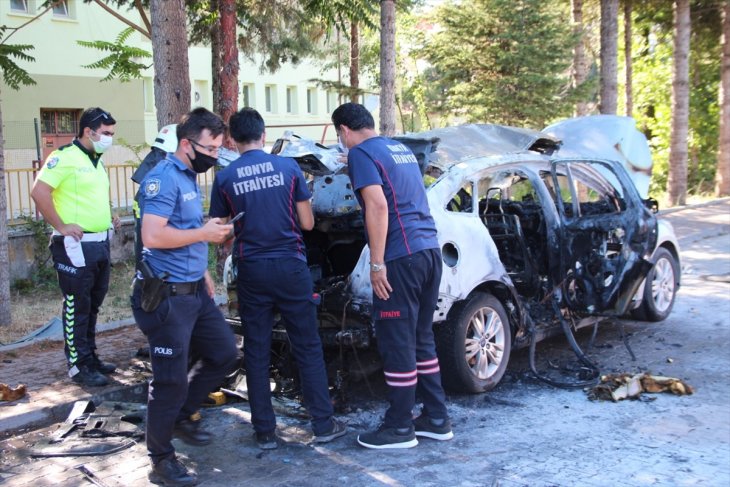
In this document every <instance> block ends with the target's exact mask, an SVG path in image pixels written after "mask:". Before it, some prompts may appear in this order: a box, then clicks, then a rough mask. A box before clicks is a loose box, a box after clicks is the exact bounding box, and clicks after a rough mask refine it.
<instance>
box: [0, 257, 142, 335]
mask: <svg viewBox="0 0 730 487" xmlns="http://www.w3.org/2000/svg"><path fill="white" fill-rule="evenodd" d="M133 277H134V261H133V260H132V261H128V262H118V263H116V264H114V266H113V267H112V270H111V277H110V279H109V291H108V292H107V294H106V297H105V298H104V303H103V304H102V305H101V309H100V310H99V318H98V323H106V322H109V321H118V320H123V319H126V318H131V316H132V309H131V307H130V305H129V295H130V292H131V289H130V285H131V284H132V278H133ZM10 312H11V317H12V322H11V324H10V326H8V327H0V344H2V343H12V342H14V341H16V340H18V339H19V338H22V337H24V336H25V335H27V334H28V333H30V332H32V331H34V330H37V329H38V328H40V327H42V326H43V325H45V324H46V323H48V322H49V321H50V320H51V319H52V318H53V317H54V316H60V315H61V289H60V288H59V287H58V282H57V281H56V277H55V272H54V273H53V276H52V277H50V278H47V279H42V280H38V281H37V282H35V283H34V284H33V285H32V286H31V285H22V284H21V285H16V286H14V287H13V289H12V290H11V292H10Z"/></svg>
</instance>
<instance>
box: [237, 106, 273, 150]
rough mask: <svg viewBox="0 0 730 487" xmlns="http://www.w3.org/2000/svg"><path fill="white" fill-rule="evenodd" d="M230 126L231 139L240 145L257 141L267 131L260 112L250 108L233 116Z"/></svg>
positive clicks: (242, 109) (241, 110)
mask: <svg viewBox="0 0 730 487" xmlns="http://www.w3.org/2000/svg"><path fill="white" fill-rule="evenodd" d="M229 124H230V132H231V137H233V140H235V141H236V142H238V143H239V144H247V143H249V142H254V141H257V140H259V139H261V136H262V135H264V132H265V131H266V124H265V123H264V118H263V117H262V116H261V114H260V113H259V112H258V111H256V110H255V109H253V108H248V107H246V108H241V109H240V110H239V111H237V112H236V113H234V114H233V115H231V119H230V121H229Z"/></svg>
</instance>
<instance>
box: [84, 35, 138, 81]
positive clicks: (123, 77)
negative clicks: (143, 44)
mask: <svg viewBox="0 0 730 487" xmlns="http://www.w3.org/2000/svg"><path fill="white" fill-rule="evenodd" d="M133 33H134V29H133V28H131V27H127V28H126V29H124V30H123V31H122V32H120V33H119V35H118V36H117V38H116V39H115V40H114V42H107V41H76V43H77V44H79V45H80V46H84V47H88V48H91V49H97V50H99V51H102V52H108V53H109V55H108V56H106V57H104V58H102V59H100V60H98V61H95V62H93V63H91V64H87V65H84V66H83V67H84V68H89V69H108V70H109V74H107V75H106V76H105V77H104V78H102V81H111V80H112V79H116V78H118V79H119V80H120V81H122V82H128V81H131V80H132V79H135V78H141V77H142V73H141V71H142V70H144V69H147V68H149V67H151V66H152V65H151V64H150V65H145V64H142V63H140V62H138V61H137V60H138V59H142V58H151V57H152V54H151V53H149V52H147V51H145V50H144V49H140V48H137V47H131V46H127V45H126V44H125V43H126V41H127V39H128V38H129V36H131V35H132V34H133Z"/></svg>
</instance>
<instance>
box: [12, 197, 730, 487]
mask: <svg viewBox="0 0 730 487" xmlns="http://www.w3.org/2000/svg"><path fill="white" fill-rule="evenodd" d="M664 216H665V217H666V218H667V219H670V220H671V221H672V222H673V224H675V226H676V227H677V230H678V233H679V236H680V243H681V244H682V257H683V263H682V268H683V284H682V288H681V290H680V292H679V295H678V298H677V302H676V305H675V307H674V311H673V313H672V314H671V316H670V317H669V318H668V319H667V320H666V321H664V322H662V323H640V322H635V321H624V322H623V325H624V328H625V332H626V334H627V336H628V340H629V344H630V345H631V348H632V350H633V351H634V353H635V355H636V360H632V359H631V357H630V355H629V352H628V350H627V349H626V347H625V346H624V344H623V342H622V340H621V336H620V333H619V326H618V324H617V323H604V324H602V325H601V326H600V327H599V331H598V335H597V337H596V339H595V342H594V346H593V347H592V348H590V349H587V350H586V352H587V354H588V356H589V357H590V359H591V360H593V361H594V362H595V363H596V364H598V365H599V367H600V368H601V370H602V371H603V372H630V373H636V372H645V371H648V372H651V373H653V374H657V375H664V376H670V377H676V378H679V379H682V380H684V381H686V382H687V383H688V384H689V385H691V386H692V387H693V388H694V389H695V392H694V394H692V395H687V396H675V395H672V394H669V393H659V394H644V395H643V396H642V399H641V400H633V401H628V400H627V401H621V402H604V401H591V400H589V399H588V396H587V394H586V392H584V391H583V390H580V389H578V390H566V389H558V388H554V387H551V386H549V385H546V384H544V383H542V382H539V381H537V380H535V379H534V378H532V376H531V375H530V374H529V372H528V367H527V357H528V355H527V354H528V352H527V351H526V350H522V351H519V352H517V353H515V354H514V356H513V358H512V360H511V362H510V367H509V370H508V374H507V376H506V377H505V380H504V381H503V382H502V383H501V384H500V385H499V386H498V387H497V388H496V389H495V390H493V391H491V392H489V393H487V394H482V395H450V396H449V404H448V407H449V412H450V415H451V417H452V420H453V423H454V433H455V435H456V436H455V438H454V439H453V440H452V441H448V442H436V441H432V440H428V439H422V440H420V444H419V445H418V446H417V447H416V448H413V449H410V450H394V451H372V450H366V449H363V448H360V447H358V446H357V445H356V443H355V437H356V435H357V434H358V433H359V432H362V431H365V430H367V429H369V428H372V427H375V426H377V424H378V422H379V418H380V415H381V414H382V412H383V410H384V407H385V402H384V400H383V395H382V389H381V388H379V387H377V386H375V391H374V393H373V394H374V395H371V396H369V397H368V399H366V400H361V401H359V402H358V403H356V404H355V406H356V407H357V408H356V409H355V410H354V411H353V412H350V413H348V414H346V415H343V416H342V418H343V419H344V420H345V421H346V422H347V423H348V426H349V429H350V433H349V434H348V436H346V437H344V438H342V439H340V440H337V441H335V442H333V443H332V444H328V445H325V446H317V447H315V446H312V445H309V444H308V443H307V442H308V440H309V438H310V434H309V429H308V426H307V423H306V421H303V420H301V419H298V418H296V417H291V416H284V415H280V416H279V428H278V431H279V434H280V436H281V438H282V440H283V444H282V445H281V446H280V447H279V449H278V450H274V451H268V452H261V451H260V450H259V449H258V448H257V447H256V446H255V443H254V441H253V439H252V438H251V434H252V428H251V425H250V422H249V421H248V419H249V417H250V416H249V412H248V407H247V405H246V403H238V404H235V405H230V406H224V407H220V408H215V409H207V410H205V411H204V417H205V420H206V423H207V425H208V426H209V427H210V428H211V429H212V430H213V431H214V432H215V433H216V439H215V441H214V443H213V445H212V446H211V447H207V448H195V447H189V446H186V445H184V444H178V446H179V452H180V453H181V454H182V455H183V456H186V457H188V458H189V463H190V464H191V465H193V466H194V467H195V469H196V470H197V471H198V473H199V476H200V479H201V482H202V483H201V485H209V486H237V485H246V486H247V487H254V486H301V487H305V486H330V485H331V486H335V485H337V486H340V485H348V484H349V485H357V486H419V487H428V486H465V487H466V486H468V487H471V486H485V485H488V486H496V485H500V486H643V485H667V486H675V485H708V486H727V485H730V353H728V350H729V349H730V283H729V282H728V279H727V276H729V275H730V200H724V201H722V202H719V203H716V204H713V205H708V206H704V207H700V208H691V209H685V210H680V211H672V212H670V213H667V214H665V215H664ZM589 338H590V330H582V331H581V332H580V333H579V334H578V340H579V342H580V343H581V345H585V344H586V343H587V342H588V341H589ZM537 359H538V360H537V361H538V368H541V369H547V368H549V367H550V366H551V364H552V365H556V364H557V365H558V366H568V367H569V366H570V365H571V363H575V357H574V356H573V355H572V353H571V352H570V349H569V347H568V345H567V343H566V342H565V340H564V339H561V338H555V339H552V340H549V341H547V342H544V343H541V344H540V345H538V349H537ZM18 441H21V439H18ZM82 461H84V459H79V458H64V459H60V458H59V459H46V460H41V461H38V460H36V461H33V462H31V463H26V464H25V465H24V466H19V467H18V469H17V470H16V471H23V470H24V469H25V471H30V470H31V469H33V470H35V471H36V472H47V473H48V476H46V477H43V476H40V475H39V478H38V479H36V480H34V481H33V482H32V484H33V485H34V486H39V485H69V486H70V485H84V483H86V482H87V481H86V480H84V479H83V477H82V476H81V474H80V473H79V472H78V471H75V470H73V469H71V470H69V467H70V466H73V465H76V464H78V463H81V462H82ZM87 463H88V465H89V466H90V467H92V468H93V469H94V470H96V471H97V472H100V474H102V478H103V479H104V482H105V483H106V485H109V486H114V485H126V486H137V485H146V481H145V478H146V460H145V450H144V447H143V445H137V446H134V447H133V448H130V449H128V450H125V451H123V452H121V453H119V454H115V455H109V456H106V457H94V458H93V459H88V460H87ZM54 475H55V477H54ZM24 478H25V479H28V478H29V477H28V476H27V475H26V476H25V477H24ZM43 478H48V479H50V480H48V481H47V482H46V481H44V480H43ZM7 482H8V484H7V485H29V484H30V482H29V483H27V484H24V483H19V482H16V483H13V478H12V477H9V478H8V479H7ZM1 483H3V481H2V479H1V478H0V484H1ZM89 485H90V484H89Z"/></svg>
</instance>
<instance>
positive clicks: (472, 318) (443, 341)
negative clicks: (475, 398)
mask: <svg viewBox="0 0 730 487" xmlns="http://www.w3.org/2000/svg"><path fill="white" fill-rule="evenodd" d="M434 334H435V339H436V349H437V351H438V357H439V364H440V366H441V382H442V383H443V386H444V387H445V388H446V389H449V390H451V391H457V392H469V393H480V392H484V391H488V390H490V389H493V388H494V387H495V386H496V385H497V384H498V383H499V381H500V380H501V379H502V376H503V375H504V372H505V370H506V369H507V362H508V361H509V355H510V351H511V349H512V334H511V332H510V326H509V321H508V319H507V313H506V312H505V311H504V307H503V306H502V303H500V302H499V300H498V299H497V298H495V297H494V296H492V295H490V294H485V293H474V294H473V295H471V296H470V297H469V298H468V299H466V300H465V301H462V302H461V303H458V304H456V305H455V306H454V309H453V310H452V312H451V313H450V314H449V318H448V319H447V320H446V321H444V322H442V323H439V324H437V325H436V326H435V327H434Z"/></svg>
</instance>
